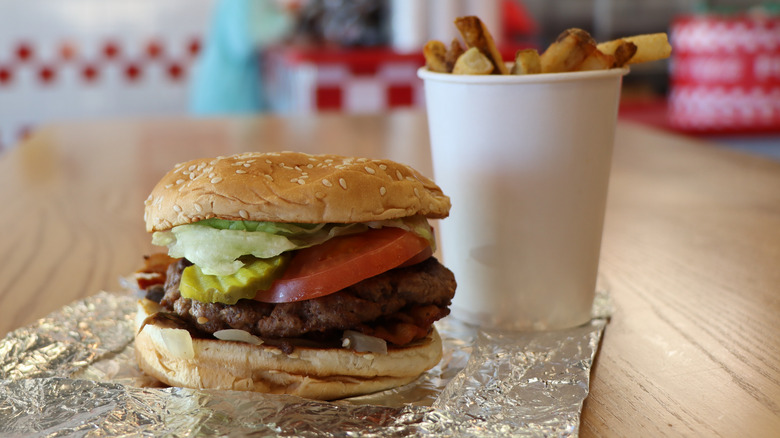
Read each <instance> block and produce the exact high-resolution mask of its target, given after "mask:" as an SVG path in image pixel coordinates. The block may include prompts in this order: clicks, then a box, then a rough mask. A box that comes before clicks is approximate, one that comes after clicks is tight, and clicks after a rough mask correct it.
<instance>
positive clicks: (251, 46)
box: [190, 0, 293, 115]
mask: <svg viewBox="0 0 780 438" xmlns="http://www.w3.org/2000/svg"><path fill="white" fill-rule="evenodd" d="M292 27H293V17H292V16H290V15H289V14H288V12H286V11H283V10H281V9H280V8H279V6H277V2H275V1H274V0H218V1H217V3H215V9H214V16H213V21H212V25H211V29H210V31H209V33H208V35H207V36H206V39H205V41H204V45H203V52H202V54H201V57H200V58H199V59H198V61H197V63H196V65H195V69H194V71H193V78H192V82H191V87H192V88H191V99H190V111H191V112H192V113H193V114H198V115H215V114H246V113H257V112H261V111H264V110H265V109H266V102H265V96H264V93H263V88H262V69H261V66H260V62H261V61H260V56H259V53H260V52H261V51H262V50H263V48H264V47H267V46H268V45H269V44H271V43H274V42H276V41H278V40H280V39H281V38H283V37H284V36H285V35H286V34H287V33H288V32H289V31H290V30H291V29H292Z"/></svg>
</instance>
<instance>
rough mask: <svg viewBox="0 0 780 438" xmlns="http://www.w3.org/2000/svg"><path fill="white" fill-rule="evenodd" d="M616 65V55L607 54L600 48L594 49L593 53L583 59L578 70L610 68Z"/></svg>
mask: <svg viewBox="0 0 780 438" xmlns="http://www.w3.org/2000/svg"><path fill="white" fill-rule="evenodd" d="M613 67H615V57H614V56H612V55H605V54H603V53H601V51H599V50H594V51H593V52H591V54H590V55H589V56H588V57H587V58H585V60H584V61H582V64H580V66H579V67H577V70H576V71H588V70H609V69H611V68H613Z"/></svg>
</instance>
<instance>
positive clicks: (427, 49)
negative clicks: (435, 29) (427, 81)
mask: <svg viewBox="0 0 780 438" xmlns="http://www.w3.org/2000/svg"><path fill="white" fill-rule="evenodd" d="M423 56H424V57H425V65H426V66H427V67H428V70H430V71H434V72H438V73H449V72H450V71H451V70H452V69H451V68H449V67H448V66H447V60H446V57H447V48H446V47H445V46H444V43H442V42H441V41H436V40H431V41H428V42H427V43H425V46H423Z"/></svg>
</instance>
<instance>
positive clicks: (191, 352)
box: [147, 326, 195, 359]
mask: <svg viewBox="0 0 780 438" xmlns="http://www.w3.org/2000/svg"><path fill="white" fill-rule="evenodd" d="M147 327H149V326H147ZM152 328H153V329H154V328H156V329H157V330H152V332H151V333H150V334H151V337H152V339H154V341H155V342H156V343H158V344H162V345H164V346H165V349H166V350H168V352H170V354H171V355H172V356H174V357H178V358H180V359H193V358H194V357H195V349H194V348H193V347H192V337H190V332H188V331H187V330H184V329H175V328H159V327H152Z"/></svg>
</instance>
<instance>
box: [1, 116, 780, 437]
mask: <svg viewBox="0 0 780 438" xmlns="http://www.w3.org/2000/svg"><path fill="white" fill-rule="evenodd" d="M248 150H300V151H303V152H332V153H339V154H345V155H359V156H367V157H380V156H384V157H389V158H392V159H395V160H398V161H402V162H406V163H409V164H411V165H413V166H414V167H417V168H418V169H420V170H421V171H423V172H425V173H429V174H430V169H431V163H430V155H429V150H428V135H427V125H426V121H425V117H424V114H423V113H419V112H414V111H410V112H395V113H392V114H387V115H377V116H343V115H338V114H325V115H316V116H307V117H298V118H281V117H270V116H269V117H258V118H245V119H225V120H218V119H200V120H196V119H153V120H151V119H150V120H133V121H114V122H112V121H101V122H84V123H73V124H67V125H51V126H48V127H45V128H43V129H41V130H39V131H37V132H35V133H34V134H33V135H32V136H31V137H29V138H28V139H27V140H25V141H24V142H23V143H22V144H21V145H19V146H18V147H16V148H14V149H12V150H10V151H8V152H6V153H5V154H4V155H2V156H0V205H2V209H0V230H2V231H0V336H4V335H5V334H6V333H7V332H9V331H10V330H13V329H14V328H17V327H20V326H23V325H26V324H30V323H32V322H34V321H35V320H36V319H38V318H40V317H43V316H45V315H46V314H48V313H49V312H51V311H54V310H56V309H58V308H60V307H62V306H63V305H66V304H68V303H70V302H72V301H74V300H76V299H79V298H82V297H86V296H88V295H92V294H95V293H97V292H98V291H100V290H118V289H119V284H118V278H119V277H120V276H122V275H126V274H128V273H129V272H131V271H133V270H134V269H136V268H138V267H139V266H140V264H141V261H142V256H143V255H144V254H147V253H150V252H151V251H153V250H154V247H152V245H151V243H150V236H149V235H147V233H146V232H145V229H144V222H143V201H144V199H145V198H146V197H147V195H148V193H149V192H150V190H151V188H152V186H153V185H154V184H155V183H156V181H157V180H158V179H159V178H160V177H161V176H162V175H163V174H164V173H165V172H167V171H168V170H169V169H170V168H171V167H172V166H173V165H174V164H175V163H177V162H180V161H185V160H188V159H192V158H196V157H208V156H216V155H227V154H230V153H234V152H242V151H248ZM607 208H608V211H607V216H606V224H605V231H604V243H603V248H602V262H601V271H602V277H603V278H604V280H605V284H606V286H607V288H608V289H609V292H610V294H611V296H612V300H613V302H614V314H613V317H612V319H611V321H610V323H609V324H608V326H607V328H606V331H605V333H604V336H603V339H602V343H601V348H600V351H599V354H598V356H597V360H596V363H595V365H594V367H593V374H592V381H591V393H590V396H589V397H588V398H587V400H586V402H585V406H584V408H583V416H582V424H581V430H580V433H581V436H668V435H671V436H676V435H682V436H750V437H757V436H777V434H778V431H780V163H778V162H772V161H768V160H765V159H762V158H757V157H752V156H748V155H743V154H741V153H738V152H733V151H730V150H725V149H721V148H719V147H718V146H715V145H714V144H711V143H706V142H702V141H697V140H694V139H691V138H686V137H683V136H678V135H675V134H670V133H665V132H661V131H657V130H654V129H651V128H647V127H643V126H640V125H635V124H631V123H627V122H621V123H619V126H618V131H617V139H616V149H615V156H614V165H613V175H612V180H611V185H610V196H609V200H608V207H607Z"/></svg>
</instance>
